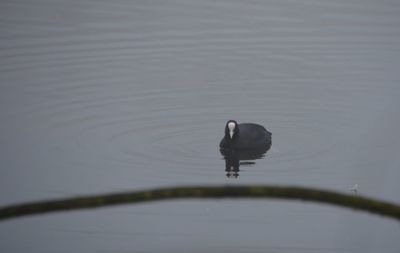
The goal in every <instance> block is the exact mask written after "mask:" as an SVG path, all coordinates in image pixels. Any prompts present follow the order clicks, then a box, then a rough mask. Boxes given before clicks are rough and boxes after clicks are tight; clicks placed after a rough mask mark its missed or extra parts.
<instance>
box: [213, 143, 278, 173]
mask: <svg viewBox="0 0 400 253" xmlns="http://www.w3.org/2000/svg"><path fill="white" fill-rule="evenodd" d="M270 147H271V145H269V146H267V147H266V148H263V149H252V150H236V149H223V148H221V149H220V152H221V154H222V155H223V156H224V159H225V172H226V177H228V178H238V177H239V171H240V169H239V167H240V166H251V165H254V164H255V163H256V162H255V161H254V160H257V159H262V158H263V157H264V156H265V154H266V153H267V151H268V150H269V149H270Z"/></svg>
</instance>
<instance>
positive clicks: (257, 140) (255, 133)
mask: <svg viewBox="0 0 400 253" xmlns="http://www.w3.org/2000/svg"><path fill="white" fill-rule="evenodd" d="M237 127H238V131H237V133H235V134H234V136H233V138H230V136H229V132H227V131H225V136H224V138H222V140H221V142H220V144H219V146H220V148H221V149H234V150H257V149H258V150H260V149H266V150H267V149H269V147H270V146H271V133H270V132H268V131H267V130H266V129H265V128H264V127H263V126H261V125H258V124H254V123H242V124H238V125H237Z"/></svg>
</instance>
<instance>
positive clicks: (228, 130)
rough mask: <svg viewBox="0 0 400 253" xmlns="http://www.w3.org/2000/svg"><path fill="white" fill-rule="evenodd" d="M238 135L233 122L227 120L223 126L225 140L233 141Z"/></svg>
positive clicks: (235, 124) (237, 129) (236, 124)
mask: <svg viewBox="0 0 400 253" xmlns="http://www.w3.org/2000/svg"><path fill="white" fill-rule="evenodd" d="M238 135H239V126H238V123H237V122H236V121H235V120H228V122H226V126H225V138H226V139H228V140H233V139H234V138H236V137H237V136H238Z"/></svg>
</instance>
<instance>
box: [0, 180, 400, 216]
mask: <svg viewBox="0 0 400 253" xmlns="http://www.w3.org/2000/svg"><path fill="white" fill-rule="evenodd" d="M221 198H230V199H237V198H250V199H261V198H274V199H293V200H303V201H313V202H320V203H327V204H332V205H336V206H341V207H346V208H351V209H356V210H360V211H365V212H370V213H373V214H377V215H382V216H386V217H390V218H393V219H396V220H399V221H400V206H399V205H396V204H393V203H389V202H384V201H381V200H377V199H371V198H367V197H361V196H356V195H347V194H343V193H337V192H333V191H327V190H320V189H312V188H303V187H284V186H269V185H242V186H187V187H170V188H159V189H152V190H143V191H127V192H120V193H112V194H101V195H93V196H81V197H73V198H65V199H56V200H46V201H39V202H31V203H25V204H17V205H11V206H5V207H0V221H2V220H6V219H11V218H17V217H22V216H28V215H34V214H45V213H51V212H61V211H67V210H79V209H88V208H99V207H105V206H112V205H122V204H138V203H143V202H150V201H159V200H173V199H221Z"/></svg>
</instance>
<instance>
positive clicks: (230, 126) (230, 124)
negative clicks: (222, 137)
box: [228, 122, 235, 139]
mask: <svg viewBox="0 0 400 253" xmlns="http://www.w3.org/2000/svg"><path fill="white" fill-rule="evenodd" d="M228 129H229V136H230V137H231V139H232V137H233V130H234V129H235V123H233V122H229V123H228Z"/></svg>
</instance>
